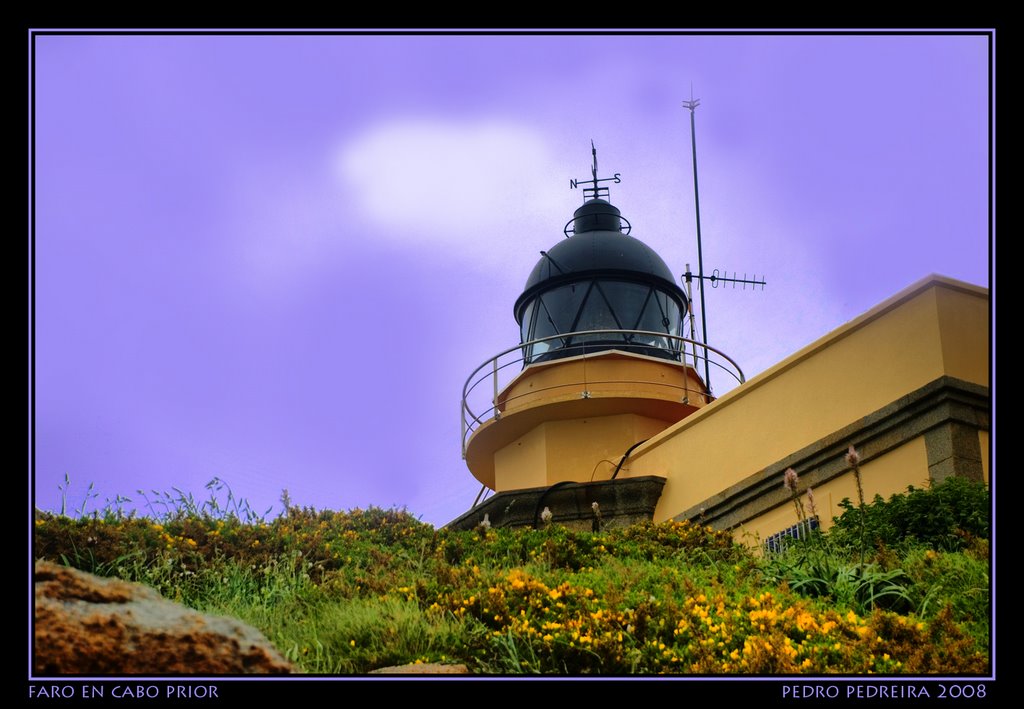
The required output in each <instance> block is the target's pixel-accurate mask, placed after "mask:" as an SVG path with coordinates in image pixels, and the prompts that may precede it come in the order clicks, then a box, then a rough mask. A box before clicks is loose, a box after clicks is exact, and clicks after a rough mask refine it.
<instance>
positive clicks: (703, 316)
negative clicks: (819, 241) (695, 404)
mask: <svg viewBox="0 0 1024 709" xmlns="http://www.w3.org/2000/svg"><path fill="white" fill-rule="evenodd" d="M699 105H700V99H695V98H693V84H690V100H689V101H683V106H684V107H685V108H688V109H690V145H691V146H692V147H693V205H694V211H695V213H696V215H697V273H691V272H690V264H686V273H684V274H683V278H684V279H685V280H686V292H687V295H689V293H690V286H691V283H692V282H693V279H695V278H696V279H697V280H698V281H700V283H699V284H698V286H699V287H700V327H701V332H702V333H703V335H704V344H705V345H706V344H708V316H707V306H706V305H705V303H704V282H705V281H711V287H712V288H717V287H718V284H719V283H722V284H725V283H731V284H732V287H733V288H735V287H736V284H737V283H741V284H742V285H743V288H744V289H746V287H747V286H748V285H749V286H751V288H752V289H756V288H757V286H761V289H762V290H763V289H764V286H765V280H764V277H761V278H760V279H758V277H757V276H756V275H755V276H754V277H753V278H747V274H745V273H744V274H743V278H737V276H738V275H739V274H738V273H733V275H732V276H731V277H730V276H729V272H728V271H726V272H725V275H719V274H718V269H717V268H716V269H715V270H714V272H713V273H712V274H711V275H710V276H705V275H704V252H703V248H702V244H701V239H700V191H699V190H698V189H697V128H696V123H695V120H694V117H693V114H694V111H695V110H696V108H697V106H699ZM689 308H690V333H691V334H692V333H693V301H692V300H690V303H689ZM693 364H694V366H696V365H697V355H696V352H694V362H693ZM704 386H705V387H707V390H708V394H711V367H710V364H709V358H708V356H707V350H705V351H704Z"/></svg>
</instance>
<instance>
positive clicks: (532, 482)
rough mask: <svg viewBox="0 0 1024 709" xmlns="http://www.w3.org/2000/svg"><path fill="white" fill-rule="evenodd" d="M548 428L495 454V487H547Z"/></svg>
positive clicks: (530, 433)
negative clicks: (546, 443)
mask: <svg viewBox="0 0 1024 709" xmlns="http://www.w3.org/2000/svg"><path fill="white" fill-rule="evenodd" d="M546 433H547V431H546V428H545V424H541V425H540V426H537V427H536V428H535V429H533V430H532V431H530V432H528V433H527V434H526V435H524V436H522V437H520V438H519V440H517V441H513V442H512V443H510V444H509V445H507V446H505V447H504V448H501V449H499V450H498V451H496V452H495V454H494V483H495V487H496V489H498V490H506V489H521V488H528V487H542V486H544V485H547V479H548V478H547V467H548V463H547V447H546V445H545V442H546V440H547V436H546Z"/></svg>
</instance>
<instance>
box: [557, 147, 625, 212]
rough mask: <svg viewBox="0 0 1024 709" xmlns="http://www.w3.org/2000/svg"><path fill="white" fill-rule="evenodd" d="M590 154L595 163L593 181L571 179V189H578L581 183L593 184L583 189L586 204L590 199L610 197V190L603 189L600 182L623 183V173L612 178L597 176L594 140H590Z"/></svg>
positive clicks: (592, 166) (591, 168)
mask: <svg viewBox="0 0 1024 709" xmlns="http://www.w3.org/2000/svg"><path fill="white" fill-rule="evenodd" d="M590 152H591V154H592V155H593V158H594V159H593V163H592V164H591V166H590V175H591V179H589V180H573V179H572V178H570V179H569V189H572V190H574V189H576V188H577V187H578V186H579V185H580V183H581V182H582V183H583V184H588V183H592V184H593V185H594V186H593V187H584V188H583V201H584V202H586V201H587V200H588V199H598V198H605V199H607V197H608V194H609V193H608V188H607V187H601V186H599V185H598V183H599V182H614V183H616V184H618V183H620V182H622V177H621V173H618V172H616V173H615V174H614V175H613V176H612V177H598V176H597V148H595V147H594V139H593V138H591V139H590Z"/></svg>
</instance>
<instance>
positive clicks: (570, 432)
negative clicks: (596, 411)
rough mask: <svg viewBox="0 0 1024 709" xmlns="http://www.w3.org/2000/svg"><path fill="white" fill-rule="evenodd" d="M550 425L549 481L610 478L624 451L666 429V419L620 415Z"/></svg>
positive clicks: (548, 434) (556, 422) (548, 439)
mask: <svg viewBox="0 0 1024 709" xmlns="http://www.w3.org/2000/svg"><path fill="white" fill-rule="evenodd" d="M545 427H546V428H547V441H548V446H547V483H548V484H549V485H553V484H554V483H557V482H561V481H563V480H574V481H578V482H587V481H589V480H607V479H608V477H609V476H610V475H611V474H612V471H614V470H615V466H616V465H618V463H619V460H621V459H622V454H623V453H625V452H626V450H628V449H629V447H630V446H632V445H633V444H634V443H636V442H637V441H642V440H643V439H645V438H650V437H652V436H654V435H655V434H657V433H660V432H661V431H663V430H664V429H665V422H664V421H661V420H658V419H653V418H649V417H646V416H637V415H634V414H620V415H617V416H599V417H597V418H585V419H576V420H572V421H552V422H550V423H547V424H545Z"/></svg>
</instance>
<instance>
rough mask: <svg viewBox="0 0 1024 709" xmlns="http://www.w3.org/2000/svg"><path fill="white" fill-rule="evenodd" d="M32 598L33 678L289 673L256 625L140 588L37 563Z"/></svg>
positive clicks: (288, 666) (114, 580) (47, 563)
mask: <svg viewBox="0 0 1024 709" xmlns="http://www.w3.org/2000/svg"><path fill="white" fill-rule="evenodd" d="M35 596H36V604H35V605H36V608H35V657H34V659H33V667H34V670H35V672H36V674H41V675H56V674H60V675H68V674H89V675H129V674H155V675H163V674H169V675H179V674H202V675H219V674H284V673H289V672H291V671H292V669H293V668H292V666H291V664H289V663H288V661H287V660H285V659H284V658H283V657H282V656H281V654H280V653H279V652H278V651H277V650H276V649H275V648H274V647H273V646H272V645H271V644H270V642H268V641H267V639H266V638H265V637H263V635H262V634H260V632H259V631H257V630H256V629H255V628H252V627H251V626H248V625H246V624H244V623H242V622H241V621H239V620H235V619H233V618H223V617H218V616H211V615H205V614H203V613H199V612H197V611H194V610H191V609H189V608H186V607H184V606H182V605H179V604H177V603H172V602H171V601H168V600H165V599H164V598H162V597H161V596H160V594H158V593H157V592H156V591H154V590H153V589H151V588H148V587H147V586H143V585H141V584H136V583H128V582H126V581H121V580H119V579H107V578H101V577H99V576H94V575H92V574H88V573H85V572H84V571H78V570H77V569H72V568H69V567H66V566H58V565H56V564H51V563H49V562H45V561H39V562H36V568H35Z"/></svg>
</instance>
